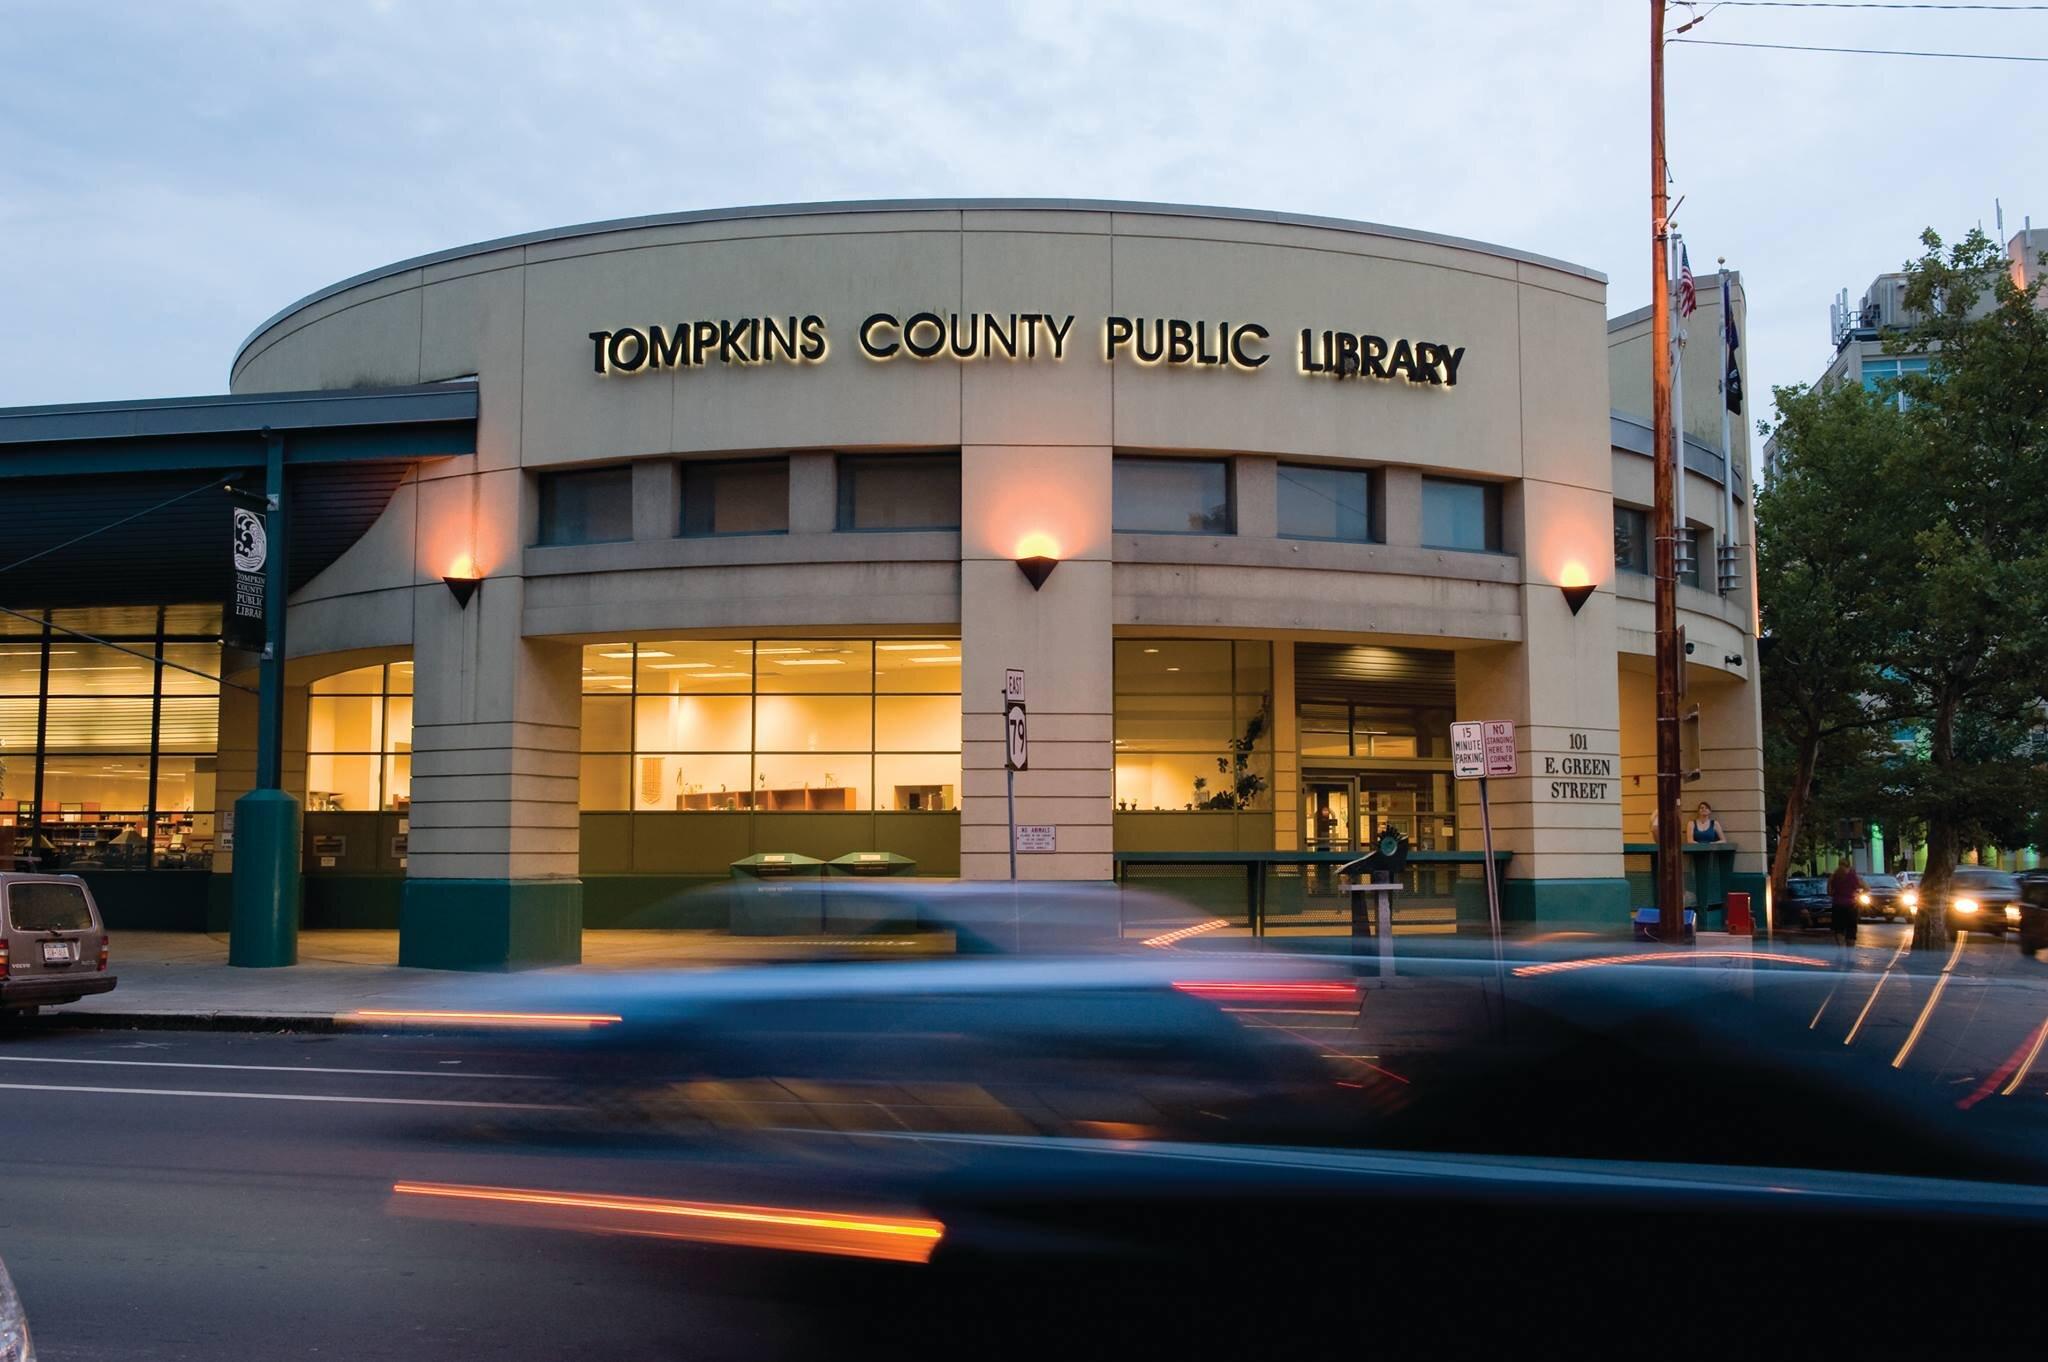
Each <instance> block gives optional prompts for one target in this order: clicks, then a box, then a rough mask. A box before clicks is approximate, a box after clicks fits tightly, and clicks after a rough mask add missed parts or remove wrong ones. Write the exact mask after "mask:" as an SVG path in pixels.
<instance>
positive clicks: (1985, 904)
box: [1946, 865, 2020, 936]
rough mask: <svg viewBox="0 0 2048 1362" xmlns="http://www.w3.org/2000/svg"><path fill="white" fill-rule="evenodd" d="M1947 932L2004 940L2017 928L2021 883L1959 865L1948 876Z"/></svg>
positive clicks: (1988, 870)
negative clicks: (1981, 935) (1990, 935)
mask: <svg viewBox="0 0 2048 1362" xmlns="http://www.w3.org/2000/svg"><path fill="white" fill-rule="evenodd" d="M1946 909H1947V918H1948V929H1949V931H1950V933H1955V932H1990V933H1991V934H1993V935H1994V936H2003V935H2005V933H2006V932H2007V931H2009V930H2014V929H2017V928H2018V927H2019V925H2020V883H2019V881H2018V880H2017V879H2015V878H2013V876H2012V875H2011V874H2010V873H2008V872H2007V871H2003V870H1994V869H1992V868H1991V867H1989V866H1981V865H1959V866H1957V867H1956V868H1955V872H1954V873H1953V874H1952V875H1950V877H1949V882H1948V902H1947V904H1946Z"/></svg>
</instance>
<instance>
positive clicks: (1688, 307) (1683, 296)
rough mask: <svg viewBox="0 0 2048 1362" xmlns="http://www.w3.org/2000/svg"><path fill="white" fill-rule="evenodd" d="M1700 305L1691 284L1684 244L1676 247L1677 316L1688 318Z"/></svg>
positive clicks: (1690, 261) (1690, 266)
mask: <svg viewBox="0 0 2048 1362" xmlns="http://www.w3.org/2000/svg"><path fill="white" fill-rule="evenodd" d="M1699 305H1700V294H1699V290H1698V289H1697V288H1695V287H1694V286H1693V282H1692V259H1691V257H1689V256H1688V255H1686V253H1685V246H1684V243H1682V242H1681V243H1680V244H1679V247H1678V315H1679V317H1680V318H1685V317H1690V316H1691V315H1692V314H1693V312H1694V310H1695V309H1697V308H1698V307H1699Z"/></svg>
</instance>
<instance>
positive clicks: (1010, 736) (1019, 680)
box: [1003, 667, 1031, 880]
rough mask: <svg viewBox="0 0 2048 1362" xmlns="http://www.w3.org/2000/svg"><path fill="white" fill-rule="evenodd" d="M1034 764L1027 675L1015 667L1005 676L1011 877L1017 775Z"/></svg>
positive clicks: (1005, 797) (1005, 783)
mask: <svg viewBox="0 0 2048 1362" xmlns="http://www.w3.org/2000/svg"><path fill="white" fill-rule="evenodd" d="M1030 765H1031V739H1030V734H1029V731H1028V730H1027V728H1026V727H1025V716H1024V673H1023V672H1022V671H1020V670H1018V669H1017V668H1015V667H1012V668H1010V669H1009V670H1007V671H1005V672H1004V673H1003V800H1004V803H1005V805H1006V806H1007V808H1008V811H1009V812H1008V819H1007V821H1008V823H1009V830H1010V878H1011V879H1012V880H1015V879H1016V878H1017V773H1018V772H1019V771H1022V770H1026V769H1027V768H1029V767H1030Z"/></svg>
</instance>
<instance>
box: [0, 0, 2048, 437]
mask: <svg viewBox="0 0 2048 1362" xmlns="http://www.w3.org/2000/svg"><path fill="white" fill-rule="evenodd" d="M1708 8H1709V6H1707V5H1704V4H1703V5H1701V6H1700V7H1699V10H1700V11H1701V12H1705V11H1706V10H1707V9H1708ZM1680 12H1681V13H1682V10H1681V11H1680ZM1692 36H1694V37H1699V38H1714V39H1719V40H1722V41H1761V42H1790V43H1819V44H1829V45H1836V46H1852V47H1913V48H1923V49H1927V48H1932V49H1941V50H1949V51H1969V52H2000V51H2003V52H2009V53H2033V54H2038V55H2048V13H2032V14H2028V13H2006V14H1970V13H1935V14H1930V13H1927V12H1924V11H1905V12H1898V13H1882V12H1872V11H1869V10H1858V9H1796V10H1788V9H1775V8H1760V7H1737V6H1723V7H1721V8H1719V9H1717V10H1714V11H1713V12H1712V14H1711V16H1710V17H1709V18H1708V19H1707V21H1706V22H1705V23H1704V24H1702V25H1701V26H1700V27H1699V28H1698V29H1697V30H1696V31H1695V32H1694V34H1693V35H1692ZM1647 49H1648V8H1647V5H1646V3H1644V0H1580V2H1579V3H1566V2H1565V0H1526V2H1524V3H1506V2H1505V0H1502V2H1499V3H1478V2H1477V0H1435V2H1434V3H1429V4H1412V3H1403V4H1393V3H1383V2H1382V0H1349V2H1348V3H1319V4H1312V5H1299V6H1297V5H1290V4H1278V3H1270V2H1268V0H1262V2H1261V3H1243V2H1242V0H1240V3H1234V4H1222V3H1209V2H1208V0H1170V2H1167V3H1112V2H1110V0H1092V2H1091V3H1062V2H1053V0H1041V2H1040V3H1027V4H1017V5H999V4H995V3H963V4H957V5H956V4H938V3H932V4H912V3H897V4H874V5H856V4H835V5H826V4H810V3H797V2H796V0H753V3H747V4H736V5H715V4H707V3H682V2H681V0H677V2H676V3H669V4H637V3H630V2H629V0H608V2H607V3H599V4H572V3H551V4H527V3H513V2H512V0H499V2H497V3H462V2H460V0H383V2H381V3H378V2H374V0H320V2H319V3H296V2H295V0H245V2H243V3H233V2H232V0H213V2H206V0H175V2H173V0H154V2H151V0H142V2H140V3H123V2H122V0H98V2H97V3H92V4H85V3H76V2H75V0H57V2H46V0H0V405H17V404H32V403H45V402H72V401H88V400H96V399H115V398H132V397H148V396H158V395H164V394H176V393H203V392H215V391H220V390H223V389H225V387H226V386H227V372H228V363H229V360H230V358H231V357H232V355H233V353H234V350H235V348H236V346H238V345H239V344H240V342H241V341H242V339H243V337H244V336H246V335H247V333H248V332H249V331H250V330H251V329H252V328H253V327H254V326H255V325H256V324H257V323H259V322H261V321H262V320H263V319H264V318H266V317H268V316H269V315H270V314H271V313H273V312H275V311H277V310H278V309H279V308H281V307H283V306H285V305H286V304H287V303H290V302H291V301H293V300H294V299H296V298H298V297H300V296H301V295H303V294H306V293H308V292H311V291H312V290H314V289H317V288H319V287H321V286H323V285H325V284H328V283H331V282H333V281H335V280H337V279H340V278H343V277H345V276H348V275H350V274H354V273H356V272H358V271H361V270H364V269H369V268H372V267H374V266H378V265H382V264H386V263H388V262H391V261H394V260H398V259H401V258H404V257H406V256H411V255H417V254H420V253H422V252H426V251H431V250H437V249H441V248H443V247H448V246H454V245H459V244H463V243H467V242H472V241H478V240H483V239H487V238H490V237H497V236H504V235H507V234H510V233H515V232H523V231H529V230H532V229H536V228H543V227H550V226H559V225H563V224H568V223H576V222H587V221H592V220H596V219H603V218H612V217H625V216H632V215H637V214H644V213H656V212H664V211H673V210H680V209H692V208H709V207H719V206H729V205H737V204H755V203H778V202H791V201H800V200H814V199H848V198H897V197H910V196H920V195H934V196H940V195H943V196H954V195H974V196H980V195H994V196H1056V197H1089V198H1122V199H1148V200H1167V201H1175V202H1185V203H1197V204H1221V205H1229V206H1235V207H1247V208H1263V209H1275V210H1285V211H1291V212H1300V213H1318V214H1329V215H1333V216H1339V217H1348V218H1358V219H1364V220H1367V221H1373V222H1384V223H1392V224H1398V225H1402V226H1408V227H1415V228H1422V229H1426V230H1430V231H1438V232H1446V233H1451V234H1454V235H1458V236H1467V237H1475V238H1478V239H1481V240H1488V241H1496V242H1500V243H1503V244H1507V245H1511V246H1517V247H1521V248H1524V249H1527V250H1533V251H1538V252H1542V253H1544V254H1547V255H1554V256H1559V257H1562V258H1564V259H1566V260H1571V261H1575V262H1578V263H1582V264H1585V265H1590V266H1592V267H1594V268H1596V269H1599V270H1602V271H1604V272H1605V273H1606V274H1607V275H1608V278H1609V280H1610V284H1609V290H1610V291H1609V311H1610V313H1611V314H1619V313H1621V312H1625V311H1628V310H1630V309H1632V308H1636V307H1640V306H1642V305H1643V304H1644V303H1646V302H1648V301H1649V289H1650V282H1649V265H1648V254H1649V252H1648V249H1647V244H1648V243H1647V239H1646V233H1647V221H1648V203H1647V181H1648V131H1647V112H1646V110H1647V89H1648V75H1647V68H1648V63H1647ZM1669 71H1670V75H1669V97H1670V129H1671V137H1670V140H1671V156H1672V167H1673V172H1674V176H1675V183H1674V190H1675V191H1676V192H1680V193H1683V194H1684V195H1685V196H1686V199H1685V204H1684V207H1683V209H1682V212H1681V219H1682V223H1681V225H1682V226H1683V228H1684V229H1685V231H1686V234H1687V237H1688V240H1689V242H1690V243H1691V245H1692V260H1693V265H1694V269H1695V271H1696V272H1702V273H1703V272H1705V271H1707V270H1710V269H1712V268H1713V262H1714V259H1715V257H1716V256H1720V255H1725V256H1726V257H1727V258H1728V261H1729V263H1730V265H1731V267H1734V268H1739V269H1741V270H1742V271H1743V273H1744V277H1745V279H1746V280H1747V283H1748V287H1749V299H1750V307H1751V313H1750V316H1751V325H1750V334H1749V336H1748V337H1747V338H1746V339H1747V340H1748V341H1749V343H1750V345H1751V348H1752V356H1751V363H1750V390H1751V391H1752V392H1753V393H1756V394H1759V395H1761V394H1764V393H1766V392H1767V391H1768V389H1769V385H1771V384H1773V383H1787V382H1795V381H1809V380H1811V379H1812V378H1813V377H1815V376H1816V375H1817V374H1818V373H1819V371H1820V369H1821V368H1822V367H1823V365H1824V364H1825V362H1826V360H1827V358H1828V354H1829V346H1828V340H1827V334H1826V333H1827V305H1828V301H1829V299H1830V298H1831V297H1832V296H1833V295H1834V293H1835V291H1836V290H1837V289H1838V288H1844V287H1846V288H1848V289H1850V290H1851V292H1852V293H1854V294H1860V293H1861V291H1862V289H1863V288H1864V287H1865V285H1867V284H1868V283H1869V281H1870V280H1871V278H1872V277H1873V276H1875V275H1876V274H1878V273H1880V272H1882V271H1884V270H1887V269H1893V268H1897V267H1898V265H1899V264H1900V262H1901V261H1902V260H1904V259H1905V258H1906V257H1907V256H1908V255H1909V254H1911V253H1913V252H1914V250H1915V237H1916V235H1917V233H1918V232H1919V231H1920V229H1921V228H1923V227H1926V226H1930V225H1931V226H1934V227H1935V228H1937V229H1938V230H1940V231H1942V232H1943V233H1944V234H1945V235H1948V234H1960V233H1961V232H1962V231H1964V230H1966V229H1968V228H1969V227H1971V226H1974V225H1976V224H1978V223H1979V222H1981V223H1983V225H1984V226H1985V228H1986V230H1989V229H1990V228H1991V225H1992V213H1993V207H1992V201H1993V198H1994V196H1996V197H2000V198H2003V200H2004V202H2005V211H2006V220H2007V223H2008V225H2009V226H2010V227H2012V228H2014V229H2016V228H2017V226H2018V223H2019V219H2020V216H2021V215H2022V214H2025V213H2028V212H2032V213H2034V214H2035V215H2036V216H2037V217H2039V218H2040V219H2041V225H2042V227H2043V228H2048V173H2044V170H2048V164H2044V161H2048V150H2044V148H2048V136H2044V124H2043V121H2042V120H2043V112H2044V108H2048V100H2044V99H2043V97H2042V94H2041V92H2042V90H2043V89H2044V88H2048V66H2041V65H2031V66H2030V65H2023V64H2016V63H1994V62H1965V61H1925V60H1907V59H1902V58H1888V57H1871V56H1837V55H1824V54H1818V53H1795V52H1765V51H1749V50H1741V49H1730V48H1710V47H1697V46H1688V47H1681V48H1676V49H1674V50H1673V51H1672V52H1671V56H1670V62H1669Z"/></svg>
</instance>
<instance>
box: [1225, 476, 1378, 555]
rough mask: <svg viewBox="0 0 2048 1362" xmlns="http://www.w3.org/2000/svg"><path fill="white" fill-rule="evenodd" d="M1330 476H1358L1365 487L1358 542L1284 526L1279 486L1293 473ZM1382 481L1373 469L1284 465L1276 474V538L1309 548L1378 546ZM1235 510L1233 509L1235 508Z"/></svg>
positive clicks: (1346, 536) (1274, 492)
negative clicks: (1362, 530)
mask: <svg viewBox="0 0 2048 1362" xmlns="http://www.w3.org/2000/svg"><path fill="white" fill-rule="evenodd" d="M1290 471H1293V472H1305V473H1329V474H1333V475H1335V476H1338V477H1349V476H1356V477H1358V478H1359V479H1361V481H1362V482H1363V485H1364V487H1365V533H1364V535H1363V536H1361V537H1359V538H1353V537H1351V536H1349V535H1341V534H1291V533H1289V532H1288V530H1287V527H1286V523H1285V512H1284V510H1283V501H1282V493H1281V491H1280V483H1281V482H1282V481H1283V480H1284V479H1285V478H1286V476H1287V474H1288V473H1289V472H1290ZM1380 503H1381V498H1380V479H1379V477H1378V470H1377V469H1372V468H1345V467H1340V466H1338V465H1335V464H1326V463H1281V464H1280V465H1279V466H1278V467H1277V468H1276V469H1275V470H1274V490H1273V524H1274V527H1275V528H1274V534H1275V537H1277V538H1280V539H1294V540H1299V541H1301V542H1302V543H1309V544H1378V543H1381V542H1383V541H1384V539H1385V537H1386V536H1385V534H1384V533H1383V532H1382V528H1381V523H1380ZM1233 509H1234V508H1233Z"/></svg>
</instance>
